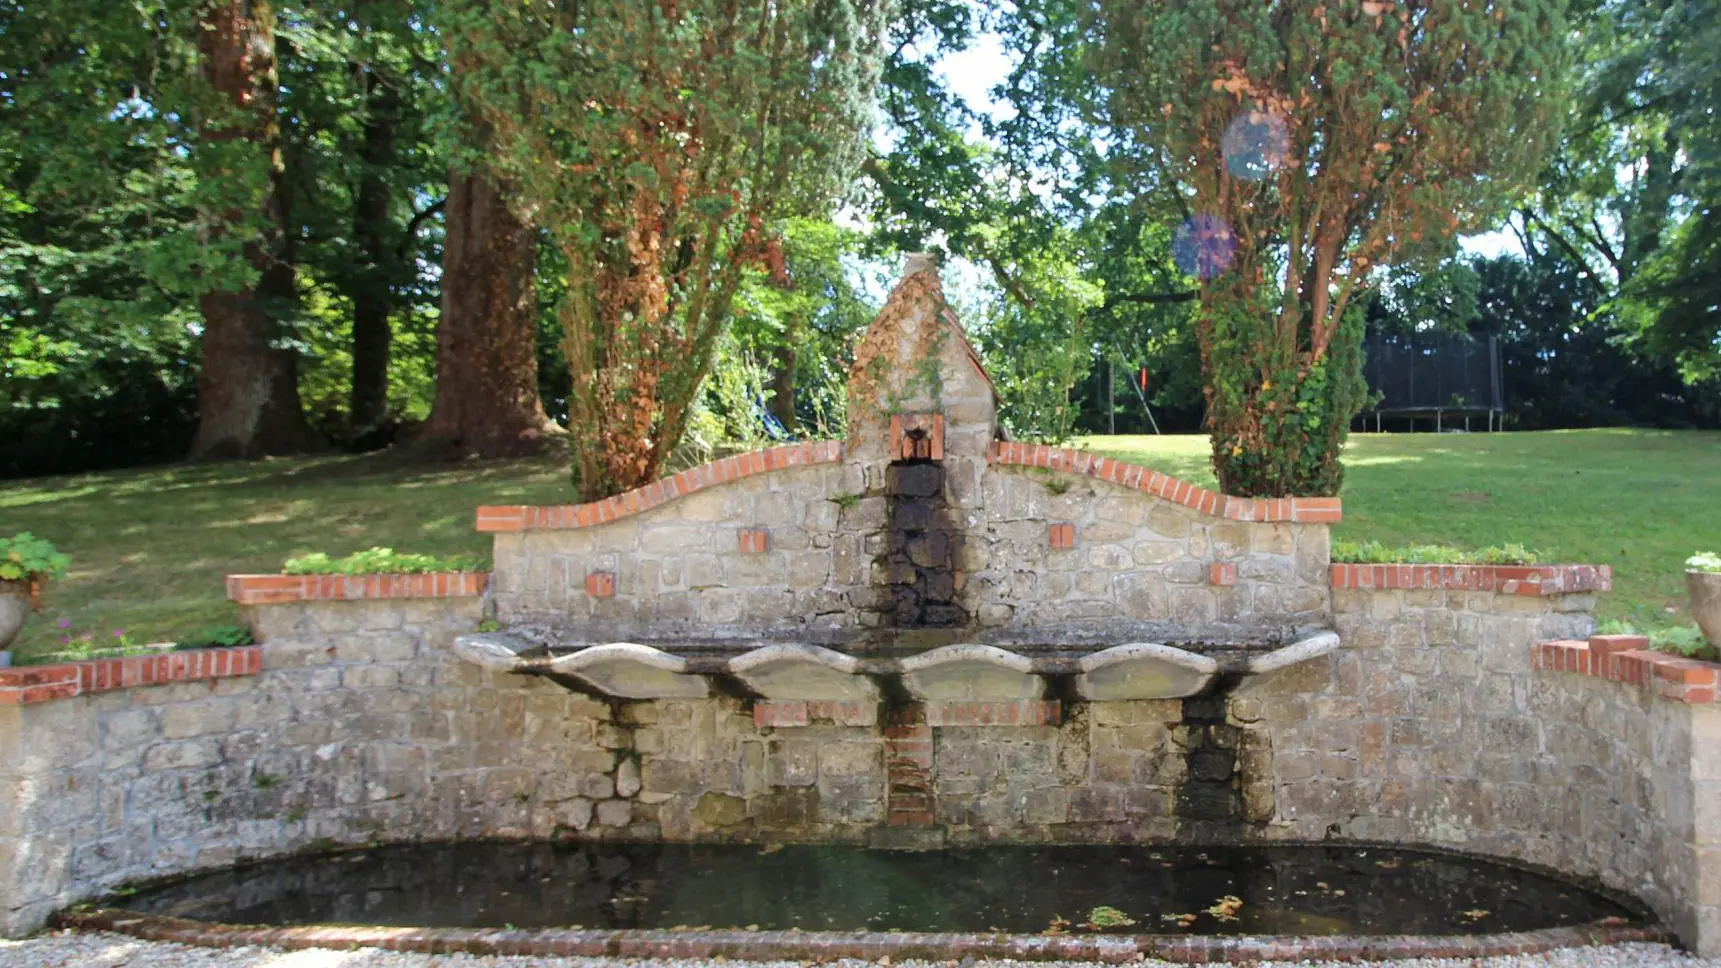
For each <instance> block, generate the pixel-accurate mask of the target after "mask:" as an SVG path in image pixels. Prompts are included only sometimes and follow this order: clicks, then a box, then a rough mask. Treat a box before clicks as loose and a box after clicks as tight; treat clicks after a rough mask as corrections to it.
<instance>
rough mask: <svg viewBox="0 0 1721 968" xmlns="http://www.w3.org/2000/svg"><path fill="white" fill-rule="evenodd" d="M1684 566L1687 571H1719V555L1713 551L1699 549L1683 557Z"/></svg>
mask: <svg viewBox="0 0 1721 968" xmlns="http://www.w3.org/2000/svg"><path fill="white" fill-rule="evenodd" d="M1685 568H1686V570H1687V571H1702V572H1708V573H1710V574H1717V573H1721V555H1718V554H1716V553H1715V552H1713V551H1700V552H1698V553H1697V554H1694V555H1692V556H1691V557H1689V558H1687V559H1685Z"/></svg>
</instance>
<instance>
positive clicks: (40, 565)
mask: <svg viewBox="0 0 1721 968" xmlns="http://www.w3.org/2000/svg"><path fill="white" fill-rule="evenodd" d="M70 564H71V559H70V558H67V557H66V556H65V555H63V554H61V553H60V552H59V551H58V550H57V549H56V548H55V547H54V546H53V544H52V543H51V542H49V541H48V540H46V539H44V538H38V537H36V536H35V535H33V534H31V533H30V532H28V531H20V532H19V533H17V534H15V535H13V536H12V537H10V538H0V581H41V580H43V579H46V578H64V577H65V576H66V567H67V566H68V565H70Z"/></svg>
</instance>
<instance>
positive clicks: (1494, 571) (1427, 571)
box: [1331, 564, 1613, 596]
mask: <svg viewBox="0 0 1721 968" xmlns="http://www.w3.org/2000/svg"><path fill="white" fill-rule="evenodd" d="M1331 576H1332V585H1333V587H1334V588H1362V589H1388V588H1405V589H1432V588H1442V589H1447V590H1451V591H1467V592H1497V593H1499V594H1502V595H1530V596H1536V595H1571V594H1575V593H1579V592H1605V591H1611V590H1612V589H1613V568H1611V567H1609V566H1608V565H1344V564H1339V565H1333V566H1332V572H1331Z"/></svg>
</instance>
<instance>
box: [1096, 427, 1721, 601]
mask: <svg viewBox="0 0 1721 968" xmlns="http://www.w3.org/2000/svg"><path fill="white" fill-rule="evenodd" d="M1083 443H1084V444H1085V445H1086V446H1088V447H1091V448H1092V449H1093V450H1095V451H1098V452H1101V453H1104V454H1107V455H1110V456H1113V457H1117V458H1119V459H1124V460H1133V461H1139V462H1142V463H1147V464H1152V465H1153V466H1155V467H1158V468H1163V469H1164V470H1165V471H1166V472H1167V473H1173V474H1177V475H1179V476H1184V477H1187V478H1188V479H1189V480H1192V481H1195V482H1197V483H1200V484H1204V485H1206V486H1208V487H1213V486H1215V485H1214V481H1213V473H1212V470H1211V468H1210V467H1209V466H1208V463H1207V439H1206V438H1204V437H1091V438H1088V439H1087V440H1086V441H1084V442H1083ZM1343 497H1344V502H1345V519H1344V522H1343V523H1342V524H1340V525H1338V526H1337V528H1335V529H1334V536H1335V537H1338V538H1343V539H1346V540H1351V541H1367V540H1371V539H1372V540H1378V541H1382V542H1385V543H1387V544H1394V545H1398V544H1423V543H1426V544H1443V545H1456V546H1459V547H1466V548H1474V547H1483V546H1486V545H1498V544H1506V543H1508V542H1518V543H1521V544H1523V545H1525V546H1526V547H1528V548H1530V549H1531V550H1533V551H1536V552H1538V553H1540V554H1541V555H1542V556H1543V557H1542V560H1543V561H1548V562H1552V561H1560V562H1578V563H1583V564H1603V565H1612V566H1613V568H1614V590H1613V593H1612V594H1610V595H1605V596H1603V597H1602V600H1601V606H1600V609H1599V612H1600V614H1601V616H1602V617H1603V618H1619V619H1627V620H1629V621H1631V622H1632V623H1633V624H1634V625H1638V626H1648V627H1654V626H1662V625H1668V624H1673V623H1675V622H1679V623H1687V622H1689V621H1690V617H1689V615H1688V614H1687V612H1686V607H1685V559H1686V558H1688V557H1690V555H1691V554H1692V552H1694V551H1699V550H1706V549H1708V548H1717V549H1721V433H1715V432H1696V431H1680V432H1675V431H1642V430H1572V431H1558V432H1551V433H1510V434H1484V433H1477V434H1356V435H1353V436H1352V437H1351V442H1350V445H1349V447H1348V448H1347V450H1346V452H1345V487H1344V492H1343Z"/></svg>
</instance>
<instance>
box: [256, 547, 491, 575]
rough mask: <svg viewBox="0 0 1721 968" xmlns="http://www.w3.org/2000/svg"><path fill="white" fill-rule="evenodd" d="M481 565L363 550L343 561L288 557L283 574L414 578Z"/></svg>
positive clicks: (456, 558) (464, 558) (463, 558)
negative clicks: (430, 573)
mask: <svg viewBox="0 0 1721 968" xmlns="http://www.w3.org/2000/svg"><path fill="white" fill-rule="evenodd" d="M483 567H484V566H483V563H482V561H480V560H479V559H478V558H476V557H474V556H471V555H450V556H446V557H441V556H437V555H414V554H404V553H402V552H398V551H395V550H394V549H393V548H367V549H365V550H364V551H355V552H353V553H352V554H350V555H347V556H346V557H345V558H330V557H329V556H328V555H327V554H324V553H323V552H320V551H317V552H312V553H310V554H304V555H297V556H295V557H292V558H288V559H287V562H286V564H284V565H282V566H281V572H282V573H283V574H287V575H417V574H424V573H427V572H433V571H480V570H482V569H483Z"/></svg>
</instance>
